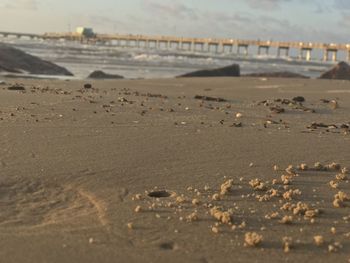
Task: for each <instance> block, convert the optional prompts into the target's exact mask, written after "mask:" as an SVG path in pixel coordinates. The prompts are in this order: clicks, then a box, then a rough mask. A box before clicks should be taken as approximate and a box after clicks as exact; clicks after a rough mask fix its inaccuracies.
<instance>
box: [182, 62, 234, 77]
mask: <svg viewBox="0 0 350 263" xmlns="http://www.w3.org/2000/svg"><path fill="white" fill-rule="evenodd" d="M239 76H240V67H239V65H237V64H233V65H231V66H227V67H223V68H217V69H205V70H198V71H194V72H190V73H187V74H184V75H181V76H178V77H179V78H183V77H239Z"/></svg>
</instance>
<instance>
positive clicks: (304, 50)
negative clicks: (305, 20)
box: [0, 27, 350, 62]
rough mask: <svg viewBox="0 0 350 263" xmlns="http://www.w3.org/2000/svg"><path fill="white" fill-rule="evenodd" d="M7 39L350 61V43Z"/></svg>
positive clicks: (81, 33) (67, 36) (80, 31)
mask: <svg viewBox="0 0 350 263" xmlns="http://www.w3.org/2000/svg"><path fill="white" fill-rule="evenodd" d="M0 35H2V36H3V37H9V36H14V37H18V38H20V37H29V38H32V39H34V38H39V39H50V40H68V41H80V42H84V43H91V44H95V43H102V44H107V45H115V46H121V47H135V48H149V49H168V50H173V49H176V50H186V51H196V52H212V53H213V52H214V53H227V54H230V53H233V52H235V51H234V47H236V48H235V50H236V53H237V54H238V55H243V56H247V55H248V54H249V47H256V48H257V54H258V55H262V54H265V55H268V54H269V51H270V49H271V48H274V49H275V50H276V55H277V57H290V50H292V49H294V50H297V51H298V53H299V59H300V60H306V61H311V60H313V57H312V52H313V51H314V50H322V51H323V61H333V62H336V61H337V60H338V52H339V51H342V52H345V53H346V56H347V60H348V61H350V44H335V43H330V44H326V43H311V42H278V41H263V40H241V39H213V38H183V37H172V36H145V35H131V34H129V35H121V34H95V33H94V31H93V29H92V28H87V27H78V28H77V30H76V32H73V33H45V34H43V35H39V34H28V33H13V32H0Z"/></svg>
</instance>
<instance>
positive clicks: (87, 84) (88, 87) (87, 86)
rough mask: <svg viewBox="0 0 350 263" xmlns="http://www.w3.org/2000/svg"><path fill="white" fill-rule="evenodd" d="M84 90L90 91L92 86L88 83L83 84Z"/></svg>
mask: <svg viewBox="0 0 350 263" xmlns="http://www.w3.org/2000/svg"><path fill="white" fill-rule="evenodd" d="M84 88H85V89H91V88H92V85H91V84H90V83H85V84H84Z"/></svg>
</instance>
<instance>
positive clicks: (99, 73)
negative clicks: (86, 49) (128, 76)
mask: <svg viewBox="0 0 350 263" xmlns="http://www.w3.org/2000/svg"><path fill="white" fill-rule="evenodd" d="M88 78H89V79H123V78H124V77H123V76H120V75H113V74H108V73H105V72H103V71H101V70H96V71H94V72H92V73H91V74H90V75H89V76H88Z"/></svg>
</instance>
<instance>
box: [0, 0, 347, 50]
mask: <svg viewBox="0 0 350 263" xmlns="http://www.w3.org/2000/svg"><path fill="white" fill-rule="evenodd" d="M0 7H1V8H0V31H15V32H34V33H44V32H63V31H64V32H66V31H69V30H74V28H75V27H76V26H80V25H82V26H88V27H93V28H94V30H95V31H96V32H98V33H132V34H151V35H159V34H161V35H176V36H191V37H225V38H226V37H227V38H242V39H266V40H269V39H272V40H286V41H287V40H293V41H314V42H317V41H318V42H327V43H329V42H338V43H339V42H341V43H348V42H350V37H349V26H350V0H172V1H171V0H84V1H81V0H0Z"/></svg>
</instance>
